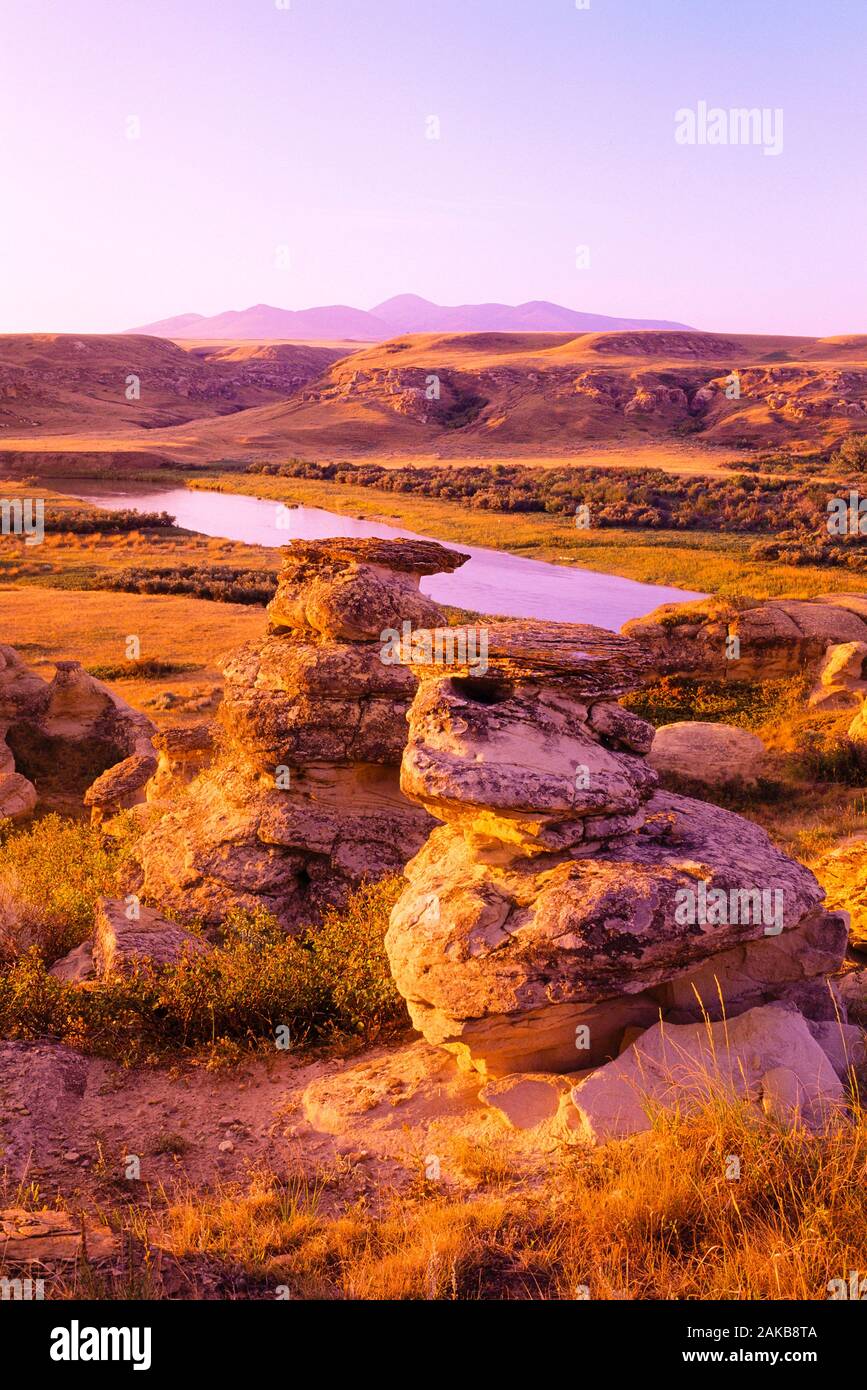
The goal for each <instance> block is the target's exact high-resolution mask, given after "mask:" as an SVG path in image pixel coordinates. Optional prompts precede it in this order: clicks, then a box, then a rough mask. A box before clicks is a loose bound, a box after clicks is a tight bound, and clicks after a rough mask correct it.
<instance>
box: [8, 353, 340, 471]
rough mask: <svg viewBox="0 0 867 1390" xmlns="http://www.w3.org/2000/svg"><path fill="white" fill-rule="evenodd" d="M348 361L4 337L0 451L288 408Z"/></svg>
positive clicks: (322, 355) (320, 355)
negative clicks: (13, 444)
mask: <svg viewBox="0 0 867 1390" xmlns="http://www.w3.org/2000/svg"><path fill="white" fill-rule="evenodd" d="M341 353H342V349H335V348H327V347H312V346H310V345H308V344H306V343H305V344H297V343H265V344H259V343H245V344H244V345H243V347H237V346H233V345H231V344H229V345H227V344H213V345H212V344H205V345H201V344H191V345H190V347H189V348H188V349H185V348H184V347H181V346H179V345H178V344H176V343H170V342H166V341H165V340H163V339H160V338H150V337H146V336H141V335H140V336H124V335H120V334H115V335H109V334H102V335H100V334H88V335H81V336H77V335H75V334H72V333H34V334H29V333H20V334H7V335H5V336H0V447H2V444H3V442H4V440H5V439H7V438H11V437H20V436H29V435H39V434H46V433H51V434H61V433H72V434H80V433H85V432H89V431H92V432H94V433H116V432H120V433H130V432H133V433H138V432H140V431H142V430H156V429H161V428H165V427H167V426H169V427H170V426H173V425H178V424H183V423H185V422H186V421H189V420H193V419H198V418H201V417H209V416H217V415H227V414H232V413H234V412H236V411H239V410H247V409H250V408H252V407H255V406H261V405H265V404H268V403H269V402H273V401H276V400H279V401H286V400H287V399H288V398H291V396H292V394H293V393H294V392H296V391H298V390H299V389H300V388H301V387H302V386H304V385H305V384H306V383H307V382H309V381H311V380H312V379H314V378H315V377H317V376H319V374H320V373H321V372H322V371H323V370H324V369H325V368H326V367H327V366H329V365H330V363H332V362H333V361H334V360H335V359H336V358H337V357H339V356H340V355H341Z"/></svg>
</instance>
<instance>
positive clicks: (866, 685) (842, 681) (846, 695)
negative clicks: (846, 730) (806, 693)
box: [809, 642, 867, 710]
mask: <svg viewBox="0 0 867 1390" xmlns="http://www.w3.org/2000/svg"><path fill="white" fill-rule="evenodd" d="M865 657H867V642H838V643H837V645H836V646H832V647H829V648H828V649H827V651H826V653H825V656H824V657H823V659H822V662H821V665H820V666H819V670H818V672H817V679H816V685H815V687H814V689H813V690H812V691H811V693H810V699H809V704H810V705H812V706H813V707H814V708H816V709H822V710H838V709H860V708H861V707H862V706H863V703H864V697H865V695H867V680H865V678H864V667H865V661H864V658H865Z"/></svg>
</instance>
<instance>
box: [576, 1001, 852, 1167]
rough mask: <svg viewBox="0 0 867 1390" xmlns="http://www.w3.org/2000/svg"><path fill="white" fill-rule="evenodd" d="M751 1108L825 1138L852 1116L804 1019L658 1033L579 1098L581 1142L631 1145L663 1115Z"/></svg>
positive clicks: (594, 1078)
mask: <svg viewBox="0 0 867 1390" xmlns="http://www.w3.org/2000/svg"><path fill="white" fill-rule="evenodd" d="M716 1099H741V1100H743V1099H746V1100H748V1101H751V1102H752V1103H753V1104H754V1105H756V1106H757V1107H760V1108H761V1109H762V1110H763V1112H764V1113H765V1114H766V1115H767V1116H768V1117H769V1118H771V1119H774V1120H776V1121H777V1122H778V1123H782V1124H787V1125H791V1124H803V1125H805V1126H806V1127H807V1128H810V1129H821V1128H823V1127H824V1126H826V1125H827V1124H829V1123H830V1122H832V1121H833V1120H834V1119H835V1117H839V1116H840V1115H841V1114H842V1112H843V1110H844V1091H843V1085H842V1083H841V1081H840V1079H839V1077H838V1076H837V1074H836V1072H835V1071H834V1068H833V1067H832V1065H831V1063H830V1061H829V1059H828V1057H827V1056H826V1054H825V1052H824V1051H823V1050H822V1048H821V1047H820V1046H819V1044H818V1042H816V1040H815V1038H814V1037H813V1036H812V1034H811V1032H810V1029H809V1028H808V1026H807V1023H806V1021H805V1020H804V1019H803V1018H802V1017H801V1016H800V1014H798V1013H794V1012H791V1011H789V1010H788V1009H784V1008H780V1007H779V1006H777V1005H767V1006H765V1007H763V1008H758V1009H750V1010H748V1011H747V1012H746V1013H744V1014H740V1015H739V1016H738V1017H737V1018H733V1019H728V1020H726V1021H725V1022H720V1023H688V1024H679V1025H678V1024H670V1023H665V1024H657V1025H656V1026H654V1027H653V1028H649V1029H648V1030H647V1032H645V1033H643V1034H642V1035H641V1037H640V1038H639V1039H638V1040H637V1042H635V1043H633V1045H632V1046H631V1047H629V1048H627V1050H626V1051H625V1052H624V1053H623V1054H622V1056H620V1057H618V1058H617V1060H616V1061H613V1062H609V1063H608V1065H607V1066H604V1067H601V1068H600V1069H599V1070H598V1071H596V1072H594V1073H593V1074H592V1075H591V1076H589V1077H586V1078H585V1079H584V1080H583V1081H581V1082H580V1083H579V1084H578V1085H577V1086H576V1087H575V1088H574V1090H573V1091H572V1102H573V1104H574V1105H575V1107H576V1109H577V1111H578V1114H579V1117H580V1121H581V1131H582V1134H583V1137H584V1138H586V1139H588V1140H590V1141H591V1142H593V1143H597V1144H598V1143H605V1142H606V1141H607V1140H610V1139H624V1138H626V1137H627V1136H629V1135H630V1134H638V1133H640V1132H641V1131H642V1130H648V1129H650V1128H651V1127H652V1124H653V1116H654V1114H655V1113H656V1112H657V1111H659V1110H661V1109H678V1110H679V1111H680V1112H681V1113H685V1112H688V1111H689V1110H690V1109H696V1108H700V1107H701V1106H703V1105H708V1104H710V1103H712V1102H713V1101H714V1100H716Z"/></svg>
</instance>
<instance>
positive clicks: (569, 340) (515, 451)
mask: <svg viewBox="0 0 867 1390" xmlns="http://www.w3.org/2000/svg"><path fill="white" fill-rule="evenodd" d="M341 354H342V355H341ZM130 372H135V373H137V374H138V375H139V376H140V379H141V398H140V400H138V401H136V402H128V401H127V400H126V399H125V396H124V382H125V380H126V378H127V376H128V374H129V373H130ZM733 374H735V375H733ZM850 432H859V433H867V336H858V335H850V336H847V337H839V338H824V339H817V338H807V337H803V338H792V337H774V336H759V335H749V336H744V335H736V334H718V333H716V334H715V333H698V332H694V331H692V330H678V329H671V330H664V331H652V332H648V331H642V330H622V331H618V332H593V333H581V334H575V333H569V332H551V333H540V332H534V333H509V332H488V333H428V334H414V335H402V336H397V337H394V338H391V339H389V340H388V341H386V342H384V343H377V344H372V345H368V346H367V347H365V348H363V349H361V350H356V351H352V352H350V353H349V354H348V355H347V354H346V353H345V351H343V350H342V349H341V348H339V347H331V348H315V347H313V346H311V345H309V344H297V343H295V344H291V343H273V342H265V343H263V342H255V341H246V340H240V341H235V342H216V343H215V342H211V341H208V342H195V341H190V342H186V343H184V345H183V346H179V345H178V344H175V343H171V342H167V341H165V340H162V339H156V338H149V337H147V336H139V337H135V338H130V337H128V336H123V335H117V336H115V337H91V338H75V337H73V336H71V335H67V336H65V337H56V336H55V337H49V336H46V335H37V336H33V337H24V336H22V337H18V338H5V339H0V462H2V461H4V460H5V461H6V462H7V463H9V464H13V465H14V464H16V463H17V462H20V460H16V458H15V457H14V455H15V452H16V451H21V452H22V453H24V452H27V453H29V455H30V457H31V458H33V456H34V453H35V452H37V451H42V454H43V459H44V460H45V461H46V463H47V461H48V458H49V455H51V457H52V467H55V466H56V467H60V465H61V463H62V459H61V458H60V456H61V455H62V454H63V452H64V451H73V450H74V451H76V452H79V453H80V452H81V451H83V450H85V449H92V450H97V449H99V448H100V447H103V448H105V449H109V448H110V449H115V450H129V449H133V448H138V449H141V448H147V449H151V450H155V451H158V452H159V453H160V454H161V455H162V456H163V457H172V458H176V459H178V460H189V461H196V462H204V463H210V462H213V461H215V460H221V459H231V460H233V461H237V462H243V461H252V460H256V459H266V460H278V461H279V460H280V459H285V458H286V457H288V456H291V455H297V456H300V457H302V458H311V459H321V458H349V459H351V458H372V457H378V458H381V459H388V458H412V457H417V458H422V457H424V458H427V459H431V458H441V459H443V460H448V459H462V460H466V459H473V458H478V459H480V460H484V459H492V460H494V459H506V458H514V459H530V458H538V459H540V460H544V459H546V458H567V457H576V456H579V455H585V456H589V457H593V458H598V456H599V455H600V454H602V453H604V452H610V451H615V450H617V451H619V452H620V454H621V456H622V457H623V458H624V459H627V460H628V459H629V458H630V457H631V456H632V455H634V454H635V453H637V452H638V451H644V452H645V453H646V452H647V451H648V450H652V451H654V452H655V453H657V454H658V456H659V458H660V460H661V463H662V465H663V466H665V462H666V457H667V455H668V454H671V453H673V452H674V451H675V450H676V451H678V452H679V453H680V455H681V456H682V455H683V454H684V453H685V452H687V453H689V454H690V455H691V456H693V457H694V460H695V464H696V466H697V467H699V468H703V467H709V466H716V463H717V462H718V460H719V459H720V458H722V456H723V452H724V451H727V455H728V457H730V458H736V457H738V456H739V455H740V454H741V453H743V452H748V451H750V450H757V449H764V450H766V449H772V448H782V447H793V448H796V449H798V448H800V449H815V448H820V447H826V446H831V445H834V444H836V443H838V442H839V440H840V439H841V438H842V437H843V436H844V435H846V434H847V433H850ZM100 440H104V441H105V443H104V444H103V445H100V442H99V441H100ZM711 449H716V450H717V451H718V453H717V456H716V460H711V456H710V453H709V450H711ZM52 451H53V452H52ZM702 461H704V462H702ZM690 466H692V465H690Z"/></svg>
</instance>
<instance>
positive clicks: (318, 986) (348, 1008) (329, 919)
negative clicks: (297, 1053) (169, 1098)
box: [0, 879, 408, 1062]
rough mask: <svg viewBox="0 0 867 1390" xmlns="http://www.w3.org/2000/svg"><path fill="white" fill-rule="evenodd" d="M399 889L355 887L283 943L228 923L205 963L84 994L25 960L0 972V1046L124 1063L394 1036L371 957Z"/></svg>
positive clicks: (256, 928)
mask: <svg viewBox="0 0 867 1390" xmlns="http://www.w3.org/2000/svg"><path fill="white" fill-rule="evenodd" d="M399 890H400V881H399V880H397V879H390V880H386V881H385V882H382V883H379V884H375V885H365V886H363V887H361V888H360V889H359V890H358V891H357V892H356V893H355V894H354V895H353V896H352V897H351V899H350V902H349V904H348V906H347V908H346V909H345V910H343V911H336V910H334V911H331V912H329V913H328V914H327V915H326V917H325V920H324V922H323V923H322V925H321V926H319V927H317V928H315V929H313V928H311V929H309V930H308V931H306V932H305V933H304V934H303V935H302V936H300V937H298V938H294V939H293V938H291V937H287V936H286V935H285V933H284V932H283V931H282V930H281V928H280V927H279V925H278V924H277V922H276V921H275V920H274V919H273V918H272V917H271V916H270V915H269V914H268V913H267V912H265V911H257V912H241V911H236V912H232V913H230V915H229V917H228V918H227V919H226V922H225V923H224V929H223V933H222V939H221V941H220V944H219V945H218V946H217V947H216V948H215V950H214V951H213V952H211V953H209V954H208V955H197V956H190V957H187V958H185V959H184V960H183V961H181V962H180V963H179V964H178V965H177V966H173V967H171V968H169V969H165V970H162V971H159V972H156V971H153V970H151V969H149V968H142V969H140V970H139V971H138V972H137V973H136V974H135V975H133V976H131V977H129V978H122V977H112V978H109V979H107V980H105V981H103V982H101V983H99V984H91V985H88V986H86V987H85V988H81V987H76V986H74V985H70V984H67V983H65V982H63V981H60V980H56V979H54V978H53V977H52V976H50V975H49V974H48V973H47V971H46V968H45V963H44V960H43V959H42V958H41V957H40V955H39V953H38V951H37V950H35V949H33V950H30V951H28V952H27V953H25V954H24V955H23V956H22V957H21V958H20V959H19V960H18V961H16V962H15V963H14V964H13V965H12V966H10V967H9V968H8V969H6V970H5V971H0V1036H2V1037H5V1038H38V1037H43V1036H46V1035H47V1036H51V1037H54V1038H58V1039H59V1040H61V1041H63V1042H65V1043H67V1044H68V1045H69V1046H72V1047H78V1048H81V1049H82V1050H84V1051H89V1052H96V1053H100V1054H102V1055H104V1056H110V1057H113V1058H115V1059H118V1058H120V1059H123V1060H126V1061H129V1062H132V1061H140V1060H143V1059H147V1058H156V1057H160V1056H166V1055H170V1054H178V1053H181V1054H183V1053H196V1052H201V1051H202V1050H205V1051H207V1052H210V1054H211V1056H212V1057H215V1058H218V1057H220V1056H225V1055H233V1049H235V1050H237V1049H240V1048H259V1049H263V1050H264V1049H266V1048H270V1049H273V1048H274V1047H275V1046H276V1042H277V1037H278V1031H277V1030H278V1029H281V1028H284V1029H286V1030H287V1035H286V1036H287V1037H288V1041H289V1045H290V1046H291V1047H292V1048H296V1047H303V1046H305V1045H309V1044H311V1043H322V1042H328V1041H334V1040H335V1039H338V1038H349V1037H359V1038H362V1039H364V1040H365V1041H368V1042H369V1041H371V1040H373V1039H374V1038H376V1037H381V1036H383V1035H388V1034H389V1033H393V1032H395V1031H397V1030H399V1029H402V1028H404V1027H405V1026H406V1023H407V1021H408V1020H407V1015H406V1008H405V1005H404V1003H403V1000H402V999H401V997H400V995H399V994H398V992H397V990H396V988H395V986H394V982H393V981H392V979H391V975H390V972H389V968H388V960H387V958H386V954H385V949H384V946H383V938H384V936H385V931H386V927H387V925H388V914H389V911H390V909H391V906H392V904H393V902H394V900H395V898H396V896H397V893H398V892H399Z"/></svg>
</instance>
